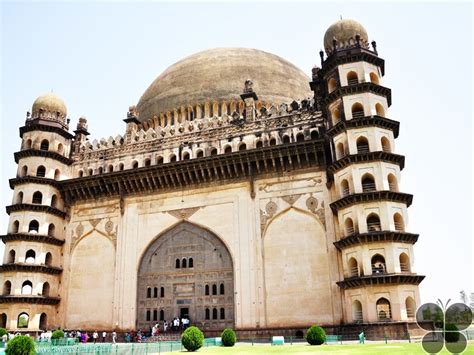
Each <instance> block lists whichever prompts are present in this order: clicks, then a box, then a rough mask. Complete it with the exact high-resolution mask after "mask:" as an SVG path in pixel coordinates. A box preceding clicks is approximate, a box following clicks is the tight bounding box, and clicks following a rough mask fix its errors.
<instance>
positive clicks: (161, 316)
mask: <svg viewBox="0 0 474 355" xmlns="http://www.w3.org/2000/svg"><path fill="white" fill-rule="evenodd" d="M160 320H161V321H164V320H165V311H163V310H162V309H161V310H160Z"/></svg>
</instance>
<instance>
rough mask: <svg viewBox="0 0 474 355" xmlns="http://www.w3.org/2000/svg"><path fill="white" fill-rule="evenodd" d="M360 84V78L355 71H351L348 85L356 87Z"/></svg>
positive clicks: (348, 76)
mask: <svg viewBox="0 0 474 355" xmlns="http://www.w3.org/2000/svg"><path fill="white" fill-rule="evenodd" d="M356 84H359V77H358V76H357V73H356V72H355V71H350V72H349V73H347V85H356Z"/></svg>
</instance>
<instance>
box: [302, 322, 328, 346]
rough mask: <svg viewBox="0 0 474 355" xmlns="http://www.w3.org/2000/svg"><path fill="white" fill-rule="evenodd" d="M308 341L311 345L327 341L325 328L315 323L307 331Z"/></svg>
mask: <svg viewBox="0 0 474 355" xmlns="http://www.w3.org/2000/svg"><path fill="white" fill-rule="evenodd" d="M306 341H307V342H308V343H309V344H310V345H321V344H324V342H325V341H326V332H325V331H324V329H323V328H321V327H319V326H317V325H313V326H311V327H310V328H309V329H308V331H307V332H306Z"/></svg>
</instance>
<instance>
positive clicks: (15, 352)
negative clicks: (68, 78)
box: [5, 335, 36, 355]
mask: <svg viewBox="0 0 474 355" xmlns="http://www.w3.org/2000/svg"><path fill="white" fill-rule="evenodd" d="M5 354H6V355H35V354H36V348H35V343H34V341H33V339H31V338H30V337H29V336H26V335H18V336H16V337H14V338H13V339H11V340H10V341H9V342H8V343H7V348H6V350H5Z"/></svg>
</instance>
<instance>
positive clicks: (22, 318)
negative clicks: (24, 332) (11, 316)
mask: <svg viewBox="0 0 474 355" xmlns="http://www.w3.org/2000/svg"><path fill="white" fill-rule="evenodd" d="M29 321H30V316H29V315H28V313H20V315H19V316H18V319H17V324H16V327H17V328H28V323H29Z"/></svg>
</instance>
